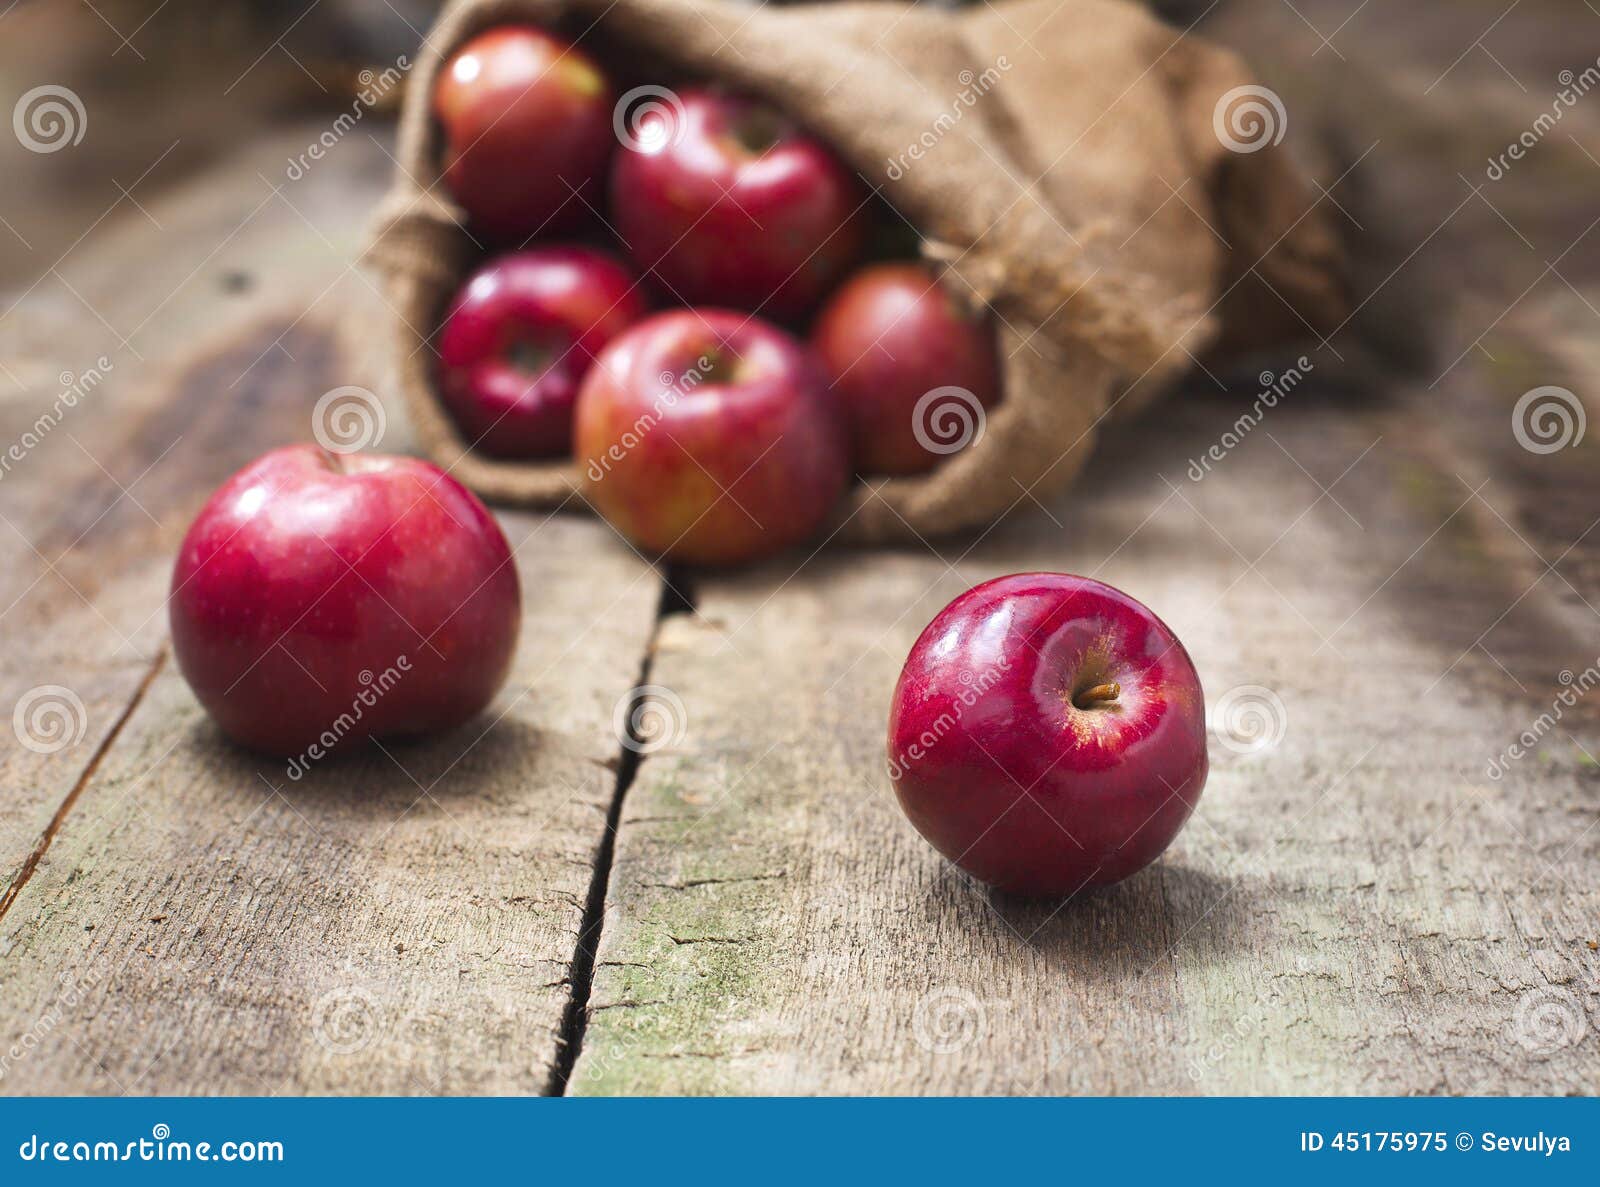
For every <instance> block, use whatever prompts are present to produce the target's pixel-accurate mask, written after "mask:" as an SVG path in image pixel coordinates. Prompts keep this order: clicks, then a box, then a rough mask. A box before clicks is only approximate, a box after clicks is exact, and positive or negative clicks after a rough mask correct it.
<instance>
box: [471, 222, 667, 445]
mask: <svg viewBox="0 0 1600 1187" xmlns="http://www.w3.org/2000/svg"><path fill="white" fill-rule="evenodd" d="M646 309H647V305H646V302H645V298H644V295H643V293H641V292H640V291H639V288H638V286H637V282H636V281H635V279H634V277H633V274H632V273H631V272H630V271H629V270H628V269H627V268H626V267H624V266H623V265H622V263H620V262H619V261H618V260H616V259H614V258H613V257H612V256H609V255H607V254H606V253H605V252H601V251H595V250H594V249H592V248H588V247H537V248H532V249H530V250H528V251H520V252H515V253H513V254H511V255H505V256H501V257H500V258H498V259H496V260H493V261H491V262H490V263H488V264H486V265H485V266H484V267H482V268H480V269H479V270H478V271H477V272H476V273H475V274H474V275H473V276H472V278H471V279H470V280H468V281H467V283H466V284H465V285H464V286H463V287H462V289H461V292H460V294H459V295H458V296H457V297H456V299H455V302H454V304H453V305H452V306H451V308H450V311H449V312H448V313H447V314H446V315H445V319H444V328H443V329H442V330H441V331H440V334H439V389H440V394H441V395H442V396H443V398H444V404H445V407H446V408H448V409H449V411H450V414H451V416H452V417H453V418H454V419H455V422H456V424H457V425H458V426H460V428H461V431H462V434H463V436H465V438H466V440H467V442H468V444H470V445H471V446H472V447H473V448H474V449H477V450H480V451H481V452H483V453H486V454H490V455H492V456H494V457H506V458H535V457H558V456H565V455H567V454H569V453H571V452H572V411H573V406H574V405H575V404H576V403H577V399H578V386H579V384H580V383H581V382H582V381H583V376H584V374H585V373H586V372H587V371H588V369H589V364H590V363H591V362H592V361H593V360H594V356H595V355H596V354H598V353H599V351H600V348H601V347H603V346H604V345H605V344H606V343H607V342H609V341H611V339H613V338H615V337H616V336H617V335H618V334H619V333H621V332H622V331H623V330H624V329H626V328H627V327H628V326H630V325H632V324H633V323H634V322H636V321H638V320H639V319H640V318H641V317H643V316H644V314H645V312H646Z"/></svg>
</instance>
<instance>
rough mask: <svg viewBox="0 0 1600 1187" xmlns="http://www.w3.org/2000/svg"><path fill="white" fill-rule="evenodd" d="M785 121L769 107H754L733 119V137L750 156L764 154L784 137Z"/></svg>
mask: <svg viewBox="0 0 1600 1187" xmlns="http://www.w3.org/2000/svg"><path fill="white" fill-rule="evenodd" d="M785 124H786V121H785V120H784V118H783V116H782V115H780V114H779V113H778V112H776V111H774V110H773V109H772V108H770V107H756V108H753V109H752V110H750V111H748V112H746V113H745V114H744V116H743V117H742V118H740V119H738V120H736V121H735V123H734V126H733V139H734V143H736V144H737V145H738V146H739V147H740V148H742V149H743V150H744V151H745V152H746V153H748V154H749V155H750V156H752V157H760V156H765V155H766V154H767V153H768V152H770V151H771V150H772V149H774V148H776V147H777V146H778V142H779V141H781V140H782V139H783V137H784V133H785V131H786V130H787V129H786V126H785Z"/></svg>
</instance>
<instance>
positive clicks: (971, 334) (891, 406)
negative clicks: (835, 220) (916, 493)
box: [811, 263, 1000, 475]
mask: <svg viewBox="0 0 1600 1187" xmlns="http://www.w3.org/2000/svg"><path fill="white" fill-rule="evenodd" d="M811 342H812V345H813V346H814V347H815V348H816V351H817V356H818V357H819V358H820V359H821V360H822V364H823V367H824V368H825V369H826V370H827V372H828V377H829V378H830V379H831V380H832V381H833V390H834V393H835V394H836V395H837V396H838V399H839V407H840V410H841V411H842V412H843V413H844V415H845V418H846V420H847V421H848V422H849V425H850V441H851V447H852V449H853V452H854V456H855V463H856V469H857V470H858V471H859V472H860V473H862V474H883V475H906V474H920V473H922V472H923V471H925V470H931V469H932V468H933V467H934V466H936V465H938V464H939V462H940V461H942V460H943V459H944V457H945V456H946V455H947V454H949V453H953V452H955V450H956V449H959V448H961V447H962V446H964V445H965V444H967V443H968V441H970V440H971V439H972V437H973V436H974V428H975V425H976V423H977V418H978V417H979V416H981V415H982V409H985V408H990V407H992V406H993V405H994V404H995V403H997V402H998V401H999V399H1000V362H999V359H998V357H997V356H996V351H995V337H994V327H993V326H992V325H991V324H990V320H989V318H988V317H987V316H986V315H984V314H982V313H974V312H972V311H970V310H969V309H968V308H967V307H966V306H965V305H964V304H963V303H962V302H960V301H959V300H957V299H956V296H955V294H953V293H951V292H950V291H948V290H947V289H945V288H944V287H943V286H942V285H941V284H940V282H939V278H938V276H937V275H936V274H935V273H934V272H933V271H932V270H931V269H929V268H927V267H926V266H924V265H922V264H911V263H899V264H877V265H874V266H872V267H869V268H864V269H862V270H861V271H860V272H858V273H856V274H855V275H854V276H852V277H850V278H849V279H848V280H846V281H845V282H844V284H842V285H841V286H840V287H839V289H838V290H837V291H836V292H835V293H834V294H833V296H831V297H829V298H828V302H827V304H826V305H824V306H823V308H822V312H821V313H820V314H818V316H817V321H816V325H815V327H814V328H813V330H812V334H811ZM932 392H939V393H941V394H939V395H934V396H930V395H929V393H932ZM958 403H959V404H961V405H965V407H964V408H962V407H957V406H956V405H957V404H958ZM944 417H951V418H954V419H953V420H951V421H950V423H949V424H948V425H947V424H946V423H944V421H943V420H942V419H941V418H944ZM952 429H953V430H954V432H953V433H952V432H951V431H950V430H952ZM962 435H964V436H965V437H966V440H962V439H961V437H962Z"/></svg>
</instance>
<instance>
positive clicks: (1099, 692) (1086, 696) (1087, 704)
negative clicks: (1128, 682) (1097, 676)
mask: <svg viewBox="0 0 1600 1187" xmlns="http://www.w3.org/2000/svg"><path fill="white" fill-rule="evenodd" d="M1121 695H1122V685H1120V684H1118V683H1117V682H1116V681H1115V680H1111V681H1107V682H1106V683H1105V684H1096V685H1095V686H1094V687H1092V688H1086V689H1084V690H1083V691H1082V692H1080V693H1078V694H1077V695H1076V696H1074V697H1073V698H1072V703H1073V704H1074V705H1075V706H1077V707H1078V708H1079V709H1093V708H1095V707H1096V706H1099V705H1104V704H1107V703H1108V702H1110V701H1114V700H1116V699H1117V698H1118V697H1120V696H1121Z"/></svg>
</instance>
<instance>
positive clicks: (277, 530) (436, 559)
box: [169, 445, 521, 777]
mask: <svg viewBox="0 0 1600 1187" xmlns="http://www.w3.org/2000/svg"><path fill="white" fill-rule="evenodd" d="M169 605H170V613H171V619H172V643H173V649H174V652H175V653H176V655H177V659H178V667H179V668H180V669H181V670H182V672H183V675H184V678H185V679H186V680H188V682H189V686H190V687H191V688H192V689H194V693H195V696H196V697H198V698H199V700H200V703H201V704H202V705H204V706H205V708H206V711H207V712H209V713H210V714H211V716H212V717H214V718H215V719H216V721H217V724H218V725H220V726H221V727H222V730H223V732H224V733H226V734H227V735H228V736H229V737H231V738H233V739H234V740H235V741H237V742H240V743H242V744H244V745H246V746H249V747H252V748H254V749H257V750H261V751H265V752H267V753H270V754H275V755H281V756H290V755H294V756H297V757H296V762H297V763H299V764H301V767H302V768H303V766H304V765H305V764H307V763H308V762H310V761H311V760H314V759H316V758H318V757H320V756H321V754H322V753H323V752H326V751H327V750H330V749H332V748H333V746H335V745H337V744H339V743H340V742H349V741H353V740H355V739H360V738H366V737H382V738H388V737H399V736H404V735H413V734H423V733H430V732H432V731H435V730H443V729H448V728H449V727H451V726H453V725H457V724H459V723H461V722H463V721H465V720H467V719H468V718H470V717H472V716H473V715H474V714H476V713H477V712H478V711H479V710H481V709H482V708H483V707H484V706H485V705H487V704H488V703H489V701H490V700H491V699H492V698H493V696H494V694H495V692H496V690H498V689H499V687H500V685H501V683H502V682H503V681H504V680H505V677H506V672H507V670H508V669H509V667H510V664H511V657H512V652H513V651H514V650H515V647H516V642H517V629H518V625H519V621H520V606H521V593H520V586H519V583H518V580H517V570H516V566H515V564H514V563H513V561H512V558H511V549H510V547H509V546H508V545H507V543H506V538H505V535H504V533H502V532H501V530H500V527H499V525H498V524H497V523H495V521H494V518H493V517H492V516H491V515H490V514H489V512H488V511H487V510H486V509H485V508H484V506H483V504H482V503H480V502H479V501H478V500H477V498H476V497H474V496H473V495H472V494H471V493H470V492H469V491H467V490H466V488H465V487H463V486H462V485H461V484H460V483H458V482H457V481H456V480H455V479H453V478H451V477H449V476H448V475H447V474H445V473H444V472H443V471H441V470H440V469H439V468H438V467H436V466H432V465H429V464H428V463H427V462H422V461H415V460H413V459H410V458H398V457H382V456H379V455H376V454H332V453H328V452H326V451H324V450H321V449H318V448H317V447H315V446H311V445H295V446H290V447H288V448H286V449H277V450H274V451H273V452H271V453H269V454H266V455H265V456H263V457H260V458H258V459H257V460H256V461H254V462H252V463H251V464H250V465H248V466H246V467H245V468H244V469H242V470H240V471H239V472H238V473H237V474H235V475H234V476H233V477H232V478H230V479H228V481H227V482H225V483H224V484H223V485H222V486H221V487H220V488H219V489H218V490H217V491H216V493H215V494H213V495H212V496H211V498H210V500H209V501H208V502H207V503H206V505H205V506H204V507H203V508H202V509H201V511H200V514H199V515H198V516H197V517H196V518H195V521H194V523H193V524H191V525H190V527H189V532H188V535H186V536H185V537H184V540H183V546H182V548H181V549H180V550H179V552H178V563H177V567H176V569H175V570H174V571H173V575H172V595H171V598H170V602H169ZM295 769H296V768H295V767H294V766H291V768H290V773H291V775H294V773H295ZM295 777H298V776H295Z"/></svg>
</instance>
